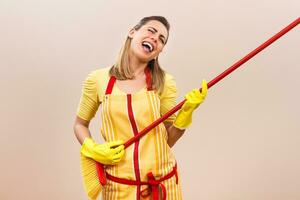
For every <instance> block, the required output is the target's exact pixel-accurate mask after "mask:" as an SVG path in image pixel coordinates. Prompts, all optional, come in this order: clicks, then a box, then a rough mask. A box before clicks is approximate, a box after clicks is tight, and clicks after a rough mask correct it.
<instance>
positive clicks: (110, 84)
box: [105, 76, 116, 94]
mask: <svg viewBox="0 0 300 200" xmlns="http://www.w3.org/2000/svg"><path fill="white" fill-rule="evenodd" d="M115 82H116V77H114V76H111V77H110V79H109V81H108V84H107V87H106V91H105V94H111V92H112V89H113V87H114V85H115Z"/></svg>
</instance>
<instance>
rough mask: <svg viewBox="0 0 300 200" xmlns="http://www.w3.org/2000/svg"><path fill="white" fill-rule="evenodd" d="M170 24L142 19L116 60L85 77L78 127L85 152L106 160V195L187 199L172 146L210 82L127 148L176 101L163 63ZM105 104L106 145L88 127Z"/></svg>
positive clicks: (117, 199)
mask: <svg viewBox="0 0 300 200" xmlns="http://www.w3.org/2000/svg"><path fill="white" fill-rule="evenodd" d="M169 29H170V25H169V23H168V21H167V20H166V19H165V18H164V17H162V16H150V17H145V18H143V19H141V21H140V22H139V23H138V24H137V25H136V26H135V27H133V28H132V29H131V30H130V31H129V32H128V35H127V39H126V41H125V44H124V46H123V47H122V49H121V52H120V55H119V57H118V60H117V61H116V63H115V64H114V65H113V66H112V67H107V68H102V69H98V70H95V71H93V72H91V73H90V74H89V75H88V77H87V79H86V80H85V82H84V85H83V91H82V97H81V100H80V103H79V106H78V111H77V116H76V120H75V124H74V132H75V135H76V137H77V139H78V141H79V142H80V144H82V146H81V154H82V155H84V156H86V157H88V158H91V159H93V160H95V161H97V162H99V163H102V164H103V165H105V173H106V178H107V183H106V185H104V186H103V188H102V198H103V199H104V200H108V199H114V200H120V199H122V200H127V199H128V200H134V199H136V200H139V199H154V200H158V199H164V200H165V199H169V200H179V199H182V192H181V187H180V180H178V172H177V164H176V160H175V157H174V155H173V153H172V151H171V147H172V146H173V145H174V144H175V143H176V141H177V140H178V139H179V138H180V137H181V136H182V135H183V133H184V132H185V129H186V128H187V127H188V126H189V125H190V124H191V121H192V113H193V111H194V110H195V109H196V108H197V107H198V106H199V104H200V103H202V102H203V101H204V99H205V96H206V93H207V84H206V82H205V81H203V83H202V92H200V91H199V90H197V89H194V90H192V91H191V92H189V93H188V94H187V95H186V99H187V101H186V102H185V104H184V105H183V107H182V108H181V110H180V111H179V112H178V114H177V116H176V115H175V114H174V115H172V116H170V117H169V118H168V119H167V120H165V121H164V123H162V124H160V125H159V126H157V127H156V128H154V129H152V130H151V131H150V132H149V133H148V134H146V135H145V136H143V137H142V138H141V139H140V140H139V141H137V142H135V143H134V144H133V145H131V146H129V147H128V148H126V150H125V149H124V145H123V144H124V142H125V141H127V140H129V139H130V138H132V137H134V136H135V135H136V134H137V133H138V132H139V131H141V130H142V129H144V128H145V127H146V126H148V125H149V124H151V123H152V122H153V121H155V120H156V119H158V118H159V117H161V115H163V114H164V113H166V112H167V111H169V110H170V109H171V108H172V107H174V106H175V105H176V97H177V93H176V85H175V81H174V79H173V77H172V76H171V75H170V74H168V73H166V72H165V71H164V70H163V69H162V68H161V66H160V65H159V62H158V56H159V54H160V53H161V51H162V50H163V48H164V46H165V45H166V43H167V41H168V37H169ZM100 105H101V109H102V110H101V115H102V116H101V119H102V123H101V134H102V136H103V138H104V140H105V142H106V143H104V144H98V143H96V142H95V141H94V140H93V139H92V138H91V134H90V131H89V122H90V120H91V119H92V118H93V117H94V115H95V113H96V111H97V110H98V107H99V106H100ZM93 198H95V197H93Z"/></svg>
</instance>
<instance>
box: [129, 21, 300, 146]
mask: <svg viewBox="0 0 300 200" xmlns="http://www.w3.org/2000/svg"><path fill="white" fill-rule="evenodd" d="M299 23H300V18H298V19H296V20H295V21H293V22H292V23H291V24H289V25H288V26H287V27H285V28H284V29H282V30H281V31H280V32H278V33H277V34H275V35H274V36H273V37H271V38H270V39H268V40H267V41H266V42H264V43H263V44H261V45H260V46H259V47H257V48H256V49H254V50H253V51H251V52H250V53H249V54H247V55H246V56H244V57H243V58H242V59H240V60H239V61H237V62H236V63H234V64H233V65H232V66H231V67H229V68H228V69H227V70H225V71H224V72H223V73H221V74H220V75H218V76H217V77H216V78H214V79H213V80H211V81H210V82H209V83H208V84H207V86H208V88H210V87H212V86H213V85H215V84H216V83H217V82H219V81H220V80H222V79H223V78H224V77H225V76H227V75H228V74H230V73H231V72H233V71H234V70H235V69H237V68H238V67H239V66H241V65H242V64H244V63H245V62H247V61H248V60H250V59H251V58H252V57H254V56H255V55H256V54H258V53H259V52H260V51H262V50H263V49H265V48H266V47H268V46H269V45H270V44H272V43H273V42H275V41H276V40H277V39H278V38H280V37H281V36H283V35H284V34H286V33H287V32H288V31H290V30H291V29H292V28H294V27H295V26H297V25H298V24H299ZM200 90H201V88H200ZM184 102H185V100H183V101H182V102H180V103H179V104H178V105H176V106H175V107H174V108H172V109H171V110H170V111H168V112H167V113H165V114H164V115H163V116H161V117H160V118H159V119H157V120H155V121H154V122H153V123H151V124H150V125H149V126H147V127H146V128H144V129H143V130H142V131H140V132H139V133H138V134H137V135H136V136H134V137H132V138H131V139H129V140H128V141H127V142H126V143H125V144H124V146H125V148H127V147H128V146H130V145H131V144H132V143H134V142H136V141H137V140H139V139H140V138H141V137H143V136H144V135H145V134H146V133H148V132H149V131H150V130H151V129H153V128H154V127H156V126H157V125H158V124H160V123H161V122H163V121H164V120H165V119H167V118H168V117H170V116H171V115H172V114H174V113H175V112H177V111H178V110H179V109H180V108H181V107H182V105H183V104H184Z"/></svg>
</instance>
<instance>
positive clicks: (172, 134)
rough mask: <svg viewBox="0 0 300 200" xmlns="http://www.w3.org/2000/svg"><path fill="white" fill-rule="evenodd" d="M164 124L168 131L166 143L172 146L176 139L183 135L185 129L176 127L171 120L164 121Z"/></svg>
mask: <svg viewBox="0 0 300 200" xmlns="http://www.w3.org/2000/svg"><path fill="white" fill-rule="evenodd" d="M164 125H165V127H166V129H167V132H168V141H167V143H168V145H169V146H170V147H173V146H174V144H175V143H176V142H177V140H178V139H179V138H180V137H181V136H182V135H183V133H184V132H185V129H183V130H181V129H179V128H176V127H175V126H173V123H171V122H164Z"/></svg>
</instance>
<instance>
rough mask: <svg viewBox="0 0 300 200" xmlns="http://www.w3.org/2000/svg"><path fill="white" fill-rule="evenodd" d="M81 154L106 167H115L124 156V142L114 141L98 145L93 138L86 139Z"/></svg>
mask: <svg viewBox="0 0 300 200" xmlns="http://www.w3.org/2000/svg"><path fill="white" fill-rule="evenodd" d="M80 152H81V153H82V154H83V155H84V156H86V157H88V158H91V159H93V160H95V161H97V162H99V163H102V164H104V165H115V164H117V163H118V162H120V161H121V159H122V157H123V156H124V152H125V150H124V145H123V141H121V140H119V141H112V142H107V143H104V144H97V143H95V142H94V140H93V139H91V138H85V140H84V142H83V144H82V146H81V150H80Z"/></svg>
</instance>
